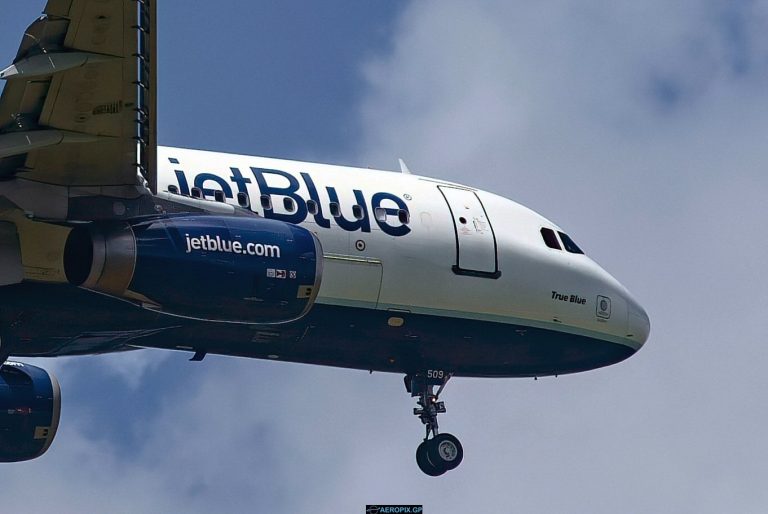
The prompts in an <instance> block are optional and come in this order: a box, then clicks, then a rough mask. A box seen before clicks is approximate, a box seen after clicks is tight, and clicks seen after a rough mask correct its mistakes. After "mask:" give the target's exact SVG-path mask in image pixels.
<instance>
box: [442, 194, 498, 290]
mask: <svg viewBox="0 0 768 514" xmlns="http://www.w3.org/2000/svg"><path fill="white" fill-rule="evenodd" d="M437 189H438V190H440V194H441V195H442V196H443V199H444V200H445V204H446V205H447V206H448V211H449V212H450V213H451V221H452V222H453V234H454V238H455V245H456V263H455V264H454V265H453V266H451V270H453V272H454V273H456V274H457V275H467V276H470V277H480V278H492V279H497V278H499V277H501V270H500V269H499V245H498V243H497V241H496V231H495V230H494V229H493V223H491V219H490V218H489V217H488V212H487V211H486V210H485V205H483V202H482V200H480V197H479V196H477V193H476V192H475V191H474V190H472V189H465V188H462V187H454V186H437ZM443 189H455V190H457V191H465V192H467V193H471V194H472V195H474V197H475V198H476V199H477V203H478V204H479V205H480V208H481V209H482V210H483V215H485V220H486V221H487V222H488V227H489V228H490V230H491V237H492V238H493V260H494V271H478V270H473V269H466V268H462V267H461V266H460V265H459V263H460V262H461V261H460V256H459V253H460V250H461V248H460V245H459V237H460V236H459V227H458V225H456V214H455V213H454V212H453V207H451V202H449V201H448V197H447V196H446V195H445V192H444V191H443Z"/></svg>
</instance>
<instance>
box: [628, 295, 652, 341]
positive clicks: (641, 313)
mask: <svg viewBox="0 0 768 514" xmlns="http://www.w3.org/2000/svg"><path fill="white" fill-rule="evenodd" d="M650 333H651V320H650V319H649V318H648V314H647V313H646V312H645V309H643V307H642V306H641V305H640V304H639V303H637V301H635V299H633V298H628V299H627V335H628V336H630V337H631V338H632V339H633V340H635V341H637V342H638V343H640V345H643V344H644V343H645V342H646V341H647V340H648V335H649V334H650Z"/></svg>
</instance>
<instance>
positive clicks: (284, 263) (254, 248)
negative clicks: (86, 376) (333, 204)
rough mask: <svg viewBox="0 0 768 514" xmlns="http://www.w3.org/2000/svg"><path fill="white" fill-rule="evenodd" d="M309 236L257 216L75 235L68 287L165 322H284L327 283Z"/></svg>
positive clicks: (168, 221)
mask: <svg viewBox="0 0 768 514" xmlns="http://www.w3.org/2000/svg"><path fill="white" fill-rule="evenodd" d="M322 262H323V259H322V249H321V247H320V242H319V241H318V240H317V238H316V237H315V236H314V234H312V233H311V232H309V231H308V230H306V229H304V228H302V227H299V226H297V225H291V224H289V223H285V222H283V221H278V220H270V219H265V218H255V217H230V216H212V215H195V214H186V215H177V216H163V217H153V218H144V219H137V220H133V221H132V222H119V223H109V224H93V225H91V226H83V227H78V228H75V229H73V230H72V232H71V233H70V235H69V239H68V240H67V244H66V248H65V251H64V269H65V272H66V274H67V279H68V280H69V282H70V283H71V284H74V285H77V286H82V287H84V288H87V289H91V290H94V291H100V292H103V293H106V294H110V295H113V296H117V297H120V298H125V299H128V300H131V301H134V302H136V303H138V304H140V305H142V306H143V307H145V308H149V309H153V310H156V311H160V312H163V313H166V314H171V315H176V316H182V317H187V318H195V319H203V320H208V321H226V322H237V323H280V322H286V321H291V320H294V319H298V318H300V317H302V316H303V315H304V314H306V313H307V312H308V311H309V309H310V308H311V307H312V305H313V303H314V300H315V297H316V296H317V292H318V290H319V289H320V279H321V276H322Z"/></svg>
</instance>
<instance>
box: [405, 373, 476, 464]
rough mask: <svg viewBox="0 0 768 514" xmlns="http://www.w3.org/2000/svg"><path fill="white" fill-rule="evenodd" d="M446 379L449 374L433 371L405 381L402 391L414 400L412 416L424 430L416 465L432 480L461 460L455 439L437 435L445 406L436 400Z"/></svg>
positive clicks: (462, 455) (457, 442) (460, 448)
mask: <svg viewBox="0 0 768 514" xmlns="http://www.w3.org/2000/svg"><path fill="white" fill-rule="evenodd" d="M450 378H451V375H450V374H449V373H446V372H444V371H436V370H429V371H427V372H425V373H419V374H415V375H407V376H406V377H405V388H406V390H407V391H408V392H409V393H410V394H411V396H413V397H416V398H418V400H416V402H417V403H418V405H419V406H418V407H416V408H414V409H413V414H414V415H416V416H418V417H419V419H420V420H421V422H422V423H423V424H424V426H425V429H426V435H425V436H424V440H423V441H422V442H421V444H420V445H419V446H418V448H417V449H416V464H418V466H419V469H421V470H422V471H423V472H424V473H425V474H427V475H429V476H433V477H436V476H440V475H442V474H443V473H445V472H446V471H450V470H452V469H454V468H456V467H457V466H458V465H459V464H461V461H462V459H463V458H464V449H463V448H462V446H461V443H460V442H459V440H458V439H457V438H456V436H453V435H451V434H447V433H446V434H441V433H439V432H438V423H437V415H438V414H442V413H444V412H445V403H444V402H441V401H439V397H440V393H441V392H442V391H443V388H444V387H445V384H446V383H447V382H448V380H449V379H450ZM435 387H438V390H437V392H435V390H434V389H435Z"/></svg>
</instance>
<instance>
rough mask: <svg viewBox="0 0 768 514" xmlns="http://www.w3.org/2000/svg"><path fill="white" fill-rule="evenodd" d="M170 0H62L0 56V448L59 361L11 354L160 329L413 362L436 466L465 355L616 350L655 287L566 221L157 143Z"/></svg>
mask: <svg viewBox="0 0 768 514" xmlns="http://www.w3.org/2000/svg"><path fill="white" fill-rule="evenodd" d="M155 13H156V2H155V0H49V1H48V2H47V4H46V6H45V9H44V11H43V15H42V16H41V17H40V18H38V19H37V20H35V21H34V22H33V23H32V25H31V26H30V27H29V28H28V29H27V31H26V32H25V34H24V36H23V39H22V43H21V46H20V49H19V51H18V54H17V55H16V56H15V58H14V59H13V60H12V62H11V64H10V65H8V66H7V67H5V68H4V69H2V71H0V78H2V79H3V80H4V81H5V87H4V89H3V92H2V97H0V363H4V364H3V365H2V367H0V461H2V462H18V461H24V460H29V459H33V458H36V457H39V456H40V455H42V454H43V453H45V451H46V450H47V449H48V448H49V447H50V445H51V443H52V442H53V439H54V437H55V434H56V431H57V427H58V423H59V416H60V405H61V403H60V388H59V385H58V383H57V381H56V379H55V377H54V376H53V375H52V374H50V373H48V372H46V371H45V370H43V369H40V368H38V367H35V366H31V365H28V364H25V363H23V362H18V361H16V360H7V359H10V358H11V357H13V358H14V359H16V358H24V357H56V356H64V355H67V356H72V355H89V354H103V353H109V352H123V351H129V350H139V349H142V348H162V349H169V350H177V351H184V352H188V353H189V354H190V355H191V359H190V360H192V361H201V360H203V359H204V358H205V356H206V355H207V354H219V355H231V356H242V357H250V358H256V359H268V360H275V361H285V362H298V363H308V364H315V365H322V366H334V367H341V368H351V369H359V370H368V371H370V372H374V371H376V372H387V373H396V374H400V375H403V376H404V382H405V388H406V391H407V393H408V394H410V395H411V396H412V397H414V398H415V399H416V404H417V407H416V408H414V414H415V415H416V416H417V417H418V418H419V419H420V421H421V422H422V424H423V425H424V429H425V436H424V438H423V440H422V441H421V443H420V444H419V445H418V448H417V451H416V461H417V464H418V466H419V468H420V469H421V470H422V471H423V472H424V473H426V474H427V475H430V476H439V475H442V474H443V473H446V472H447V471H449V470H452V469H454V468H456V467H457V466H458V465H459V464H460V463H461V461H462V459H463V453H464V450H463V447H462V445H461V443H460V441H459V440H458V439H457V438H456V437H455V436H453V435H451V434H449V433H446V432H441V431H440V430H439V425H438V415H439V414H441V413H444V412H445V410H446V409H445V404H444V402H443V401H441V400H440V395H441V392H442V391H443V389H444V387H445V386H446V384H447V382H448V381H449V379H450V378H452V377H486V378H502V377H543V376H552V375H565V374H569V373H577V372H582V371H587V370H592V369H596V368H600V367H603V366H608V365H611V364H615V363H618V362H621V361H623V360H625V359H627V358H628V357H630V356H631V355H633V354H635V353H636V352H637V351H638V350H639V349H640V348H641V347H642V346H643V345H644V343H645V342H646V340H647V339H648V336H649V331H650V322H649V319H648V316H647V314H646V312H645V310H644V309H643V307H642V306H641V305H640V304H639V303H638V301H637V300H635V299H634V298H633V296H632V295H631V294H630V293H629V292H628V291H627V289H626V288H625V287H624V286H622V285H621V284H620V283H619V282H618V281H617V280H616V279H615V278H613V277H612V276H611V275H610V274H609V273H608V272H606V271H605V270H604V269H602V268H601V267H600V266H599V265H598V264H597V263H595V262H594V261H593V260H592V259H590V258H589V257H588V256H587V255H586V254H585V253H584V252H583V251H582V249H581V248H580V246H578V245H577V244H576V243H575V242H574V240H573V239H572V238H571V237H570V236H569V235H568V234H567V233H566V232H565V231H564V230H563V229H561V228H560V227H559V226H558V225H556V224H554V223H552V222H551V221H549V220H548V219H546V218H545V217H543V216H541V215H539V214H537V213H536V212H534V211H532V210H530V209H528V208H526V207H524V206H522V205H520V204H518V203H516V202H514V201H512V200H510V199H506V198H502V197H500V196H497V195H495V194H493V193H490V192H487V191H482V190H479V189H476V188H473V187H470V186H465V185H461V184H457V183H453V182H448V181H444V180H440V179H436V178H428V177H424V176H419V175H416V174H413V173H411V172H410V170H409V169H408V168H407V166H406V165H405V164H404V163H403V162H402V161H401V163H400V164H401V166H400V168H401V169H400V171H399V172H393V171H377V170H370V169H361V168H352V167H344V166H332V165H326V164H316V163H308V162H299V161H290V160H280V159H272V158H263V157H254V156H248V155H234V154H226V153H216V152H209V151H200V150H193V149H184V148H168V147H162V146H158V145H157V130H156V116H155V113H156V90H157V86H156V84H157V60H156V34H157V24H156V15H155Z"/></svg>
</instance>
